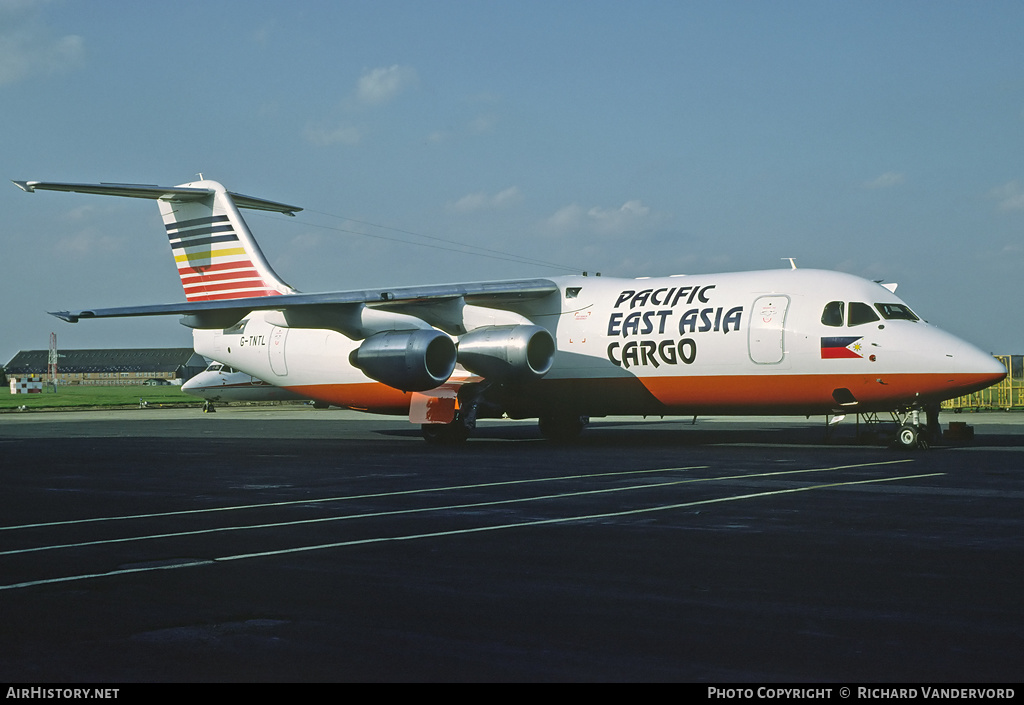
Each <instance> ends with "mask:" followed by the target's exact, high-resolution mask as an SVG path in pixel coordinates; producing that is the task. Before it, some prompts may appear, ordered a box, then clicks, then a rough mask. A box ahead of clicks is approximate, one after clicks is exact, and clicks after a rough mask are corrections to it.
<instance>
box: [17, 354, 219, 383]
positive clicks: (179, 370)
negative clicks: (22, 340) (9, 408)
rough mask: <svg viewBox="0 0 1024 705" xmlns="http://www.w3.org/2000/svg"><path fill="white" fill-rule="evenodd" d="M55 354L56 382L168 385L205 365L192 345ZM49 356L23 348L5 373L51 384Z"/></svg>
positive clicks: (185, 378)
mask: <svg viewBox="0 0 1024 705" xmlns="http://www.w3.org/2000/svg"><path fill="white" fill-rule="evenodd" d="M58 355H59V356H58V358H57V383H58V384H83V385H94V386H130V385H136V384H138V385H141V384H169V383H171V382H172V380H181V381H184V380H187V379H189V378H191V377H192V376H194V375H197V374H199V373H200V372H202V371H203V370H204V369H205V368H206V360H205V359H204V358H203V356H202V355H198V354H196V352H195V351H194V350H192V348H138V349H129V350H61V351H59V354H58ZM48 358H49V351H47V350H22V351H21V352H19V353H18V354H17V355H15V356H14V357H13V358H12V359H11V361H10V362H8V363H7V365H6V366H5V368H6V372H7V376H8V377H12V378H13V377H17V378H21V377H27V376H29V375H33V376H35V377H37V378H40V379H42V380H43V382H44V383H46V384H52V383H53V379H52V378H51V376H50V374H49V372H48V364H47V362H48Z"/></svg>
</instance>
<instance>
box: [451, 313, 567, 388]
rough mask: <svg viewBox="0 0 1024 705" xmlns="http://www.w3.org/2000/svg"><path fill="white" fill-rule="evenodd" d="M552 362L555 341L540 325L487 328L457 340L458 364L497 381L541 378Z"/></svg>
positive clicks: (522, 380) (478, 329) (479, 329)
mask: <svg viewBox="0 0 1024 705" xmlns="http://www.w3.org/2000/svg"><path fill="white" fill-rule="evenodd" d="M554 360H555V340H554V338H552V337H551V334H550V333H548V331H547V330H546V329H544V328H541V327H540V326H532V325H515V326H487V327H485V328H477V329H476V330H474V331H471V332H469V333H466V334H465V335H463V336H462V337H460V338H459V363H460V364H461V365H462V366H463V367H465V368H466V369H467V370H469V371H470V372H473V373H474V374H478V375H480V376H481V377H485V378H487V379H490V380H494V381H497V382H526V381H529V380H532V379H540V378H541V377H543V376H544V375H546V374H547V372H548V370H550V369H551V364H552V363H553V362H554Z"/></svg>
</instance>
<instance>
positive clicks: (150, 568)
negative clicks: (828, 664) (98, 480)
mask: <svg viewBox="0 0 1024 705" xmlns="http://www.w3.org/2000/svg"><path fill="white" fill-rule="evenodd" d="M903 462H911V461H910V460H909V459H906V460H894V461H884V462H875V463H857V464H853V465H842V466H834V467H827V468H809V469H803V470H779V471H773V472H765V473H751V474H744V475H732V476H724V477H708V478H687V479H683V480H672V481H668V482H662V483H653V484H645V485H630V486H628V487H616V488H604V489H599V490H584V491H580V492H570V493H563V494H554V495H543V496H539V497H528V498H516V499H509V500H494V501H487V502H475V503H469V504H463V505H447V506H438V507H425V508H419V509H411V510H394V511H386V512H374V513H367V514H356V515H346V516H340V517H324V518H319V519H307V520H299V521H294V522H281V523H272V524H261V525H250V526H238V527H223V528H217V529H205V530H199V531H187V532H180V533H168V534H159V535H152V536H140V537H127V538H118V539H107V540H102V541H92V542H83V543H80V544H64V545H60V546H45V547H37V548H30V549H18V550H12V551H5V552H3V553H0V555H10V554H15V553H26V552H32V551H40V550H53V549H58V548H72V547H80V546H89V545H98V544H110V543H121V542H128V541H139V540H146V539H153V538H168V537H176V536H190V535H195V534H202V533H212V532H218V531H244V530H249V529H257V528H274V527H282V526H293V525H298V524H310V523H320V522H326V521H341V520H346V519H355V518H366V517H381V516H394V515H398V514H413V513H421V512H429V511H444V510H452V509H462V508H469V507H483V506H495V505H500V504H516V503H521V502H533V501H539V500H544V499H558V498H565V497H575V496H583V495H593V494H602V493H609V492H620V491H627V490H633V489H649V488H655V487H662V486H667V485H679V484H689V483H697V482H714V481H721V480H736V479H745V478H763V477H774V476H780V475H795V474H805V473H817V472H826V471H829V470H840V469H850V468H857V467H871V466H878V465H891V464H896V463H903ZM699 467H705V466H699ZM687 469H696V468H663V469H660V470H647V471H630V472H624V473H599V474H596V475H590V476H570V477H567V478H541V479H536V480H513V481H506V482H496V483H482V484H479V485H464V486H455V487H451V488H435V489H431V490H406V491H400V492H393V493H379V494H370V495H360V497H381V496H395V495H403V494H412V493H420V492H437V491H440V489H465V488H478V487H488V486H497V485H511V484H523V483H531V482H546V481H551V480H553V479H573V478H574V477H601V476H608V475H630V474H638V473H652V472H669V471H674V470H675V471H678V470H687ZM943 474H944V473H928V474H921V475H904V476H899V477H888V478H872V479H868V480H855V481H848V482H836V483H826V484H820V485H811V486H807V487H799V488H790V489H782V490H771V491H766V492H755V493H750V494H743V495H733V496H728V497H718V498H712V499H705V500H696V501H693V502H682V503H676V504H669V505H657V506H654V507H645V508H640V509H630V510H622V511H615V512H606V513H599V514H590V515H577V516H570V517H555V518H551V519H538V520H533V521H525V522H516V523H510V524H499V525H494V526H481V527H470V528H466V529H453V530H449V531H439V532H430V533H419V534H407V535H403V536H390V537H374V538H368V539H355V540H349V541H340V542H332V543H326V544H317V545H312V546H297V547H293V548H287V549H279V550H274V551H264V552H256V553H246V554H238V555H233V556H222V557H219V558H214V559H211V560H197V561H187V562H183V563H177V564H173V565H161V566H145V567H139V568H126V569H121V570H115V571H109V572H105V573H89V574H82V575H74V576H66V577H59V578H49V579H42V580H33V581H26V582H21V583H13V584H10V585H0V590H12V589H16V588H24V587H32V586H38V585H46V584H53V583H61V582H73V581H78V580H88V579H92V578H98V577H108V576H114V575H126V574H131V573H144V572H150V571H154V570H171V569H175V568H188V567H196V566H200V565H210V564H211V563H214V562H226V561H236V560H245V559H250V558H258V557H265V556H274V555H284V554H289V553H300V552H307V551H316V550H324V549H329V548H341V547H346V546H356V545H361V544H370V543H382V542H388V541H410V540H414V539H422V538H431V537H441V536H454V535H459V534H469V533H479V532H483V531H497V530H503V529H513V528H521V527H527V526H542V525H549V524H562V523H569V522H576V521H589V520H594V519H606V518H614V517H622V516H629V515H636V514H644V513H652V512H661V511H669V510H672V509H682V508H687V507H694V506H700V505H706V504H716V503H721V502H730V501H737V500H743V499H754V498H760V497H769V496H773V495H782V494H790V493H795V492H806V491H808V490H815V489H828V488H833V487H847V486H853V485H864V484H873V483H880V482H893V481H896V480H909V479H920V478H925V477H935V476H939V475H943ZM352 498H355V497H346V498H332V499H330V500H328V499H324V500H303V501H302V502H298V501H296V502H285V503H269V504H262V505H247V506H249V507H275V506H281V504H297V503H303V502H305V503H308V502H310V501H336V500H337V499H352ZM232 508H236V507H232ZM224 509H227V508H224ZM195 511H217V510H195ZM178 513H179V512H173V513H170V514H178ZM182 513H192V512H182ZM166 515H167V514H160V515H141V516H166ZM122 518H125V517H111V519H122ZM87 521H95V520H87ZM69 523H72V522H69ZM26 526H27V525H26ZM8 528H15V527H8Z"/></svg>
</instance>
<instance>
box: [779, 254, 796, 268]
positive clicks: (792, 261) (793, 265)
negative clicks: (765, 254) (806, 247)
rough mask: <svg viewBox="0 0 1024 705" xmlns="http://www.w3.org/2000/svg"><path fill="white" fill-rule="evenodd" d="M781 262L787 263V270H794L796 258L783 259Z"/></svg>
mask: <svg viewBox="0 0 1024 705" xmlns="http://www.w3.org/2000/svg"><path fill="white" fill-rule="evenodd" d="M782 261H783V262H786V261H788V262H789V268H790V269H796V257H783V258H782Z"/></svg>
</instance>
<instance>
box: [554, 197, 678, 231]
mask: <svg viewBox="0 0 1024 705" xmlns="http://www.w3.org/2000/svg"><path fill="white" fill-rule="evenodd" d="M662 220H663V218H661V217H660V216H656V215H652V213H651V209H650V208H648V207H647V206H645V205H644V204H643V202H642V201H639V200H632V201H626V203H624V204H623V205H622V206H620V207H619V208H602V207H600V206H594V207H592V208H589V209H584V208H583V207H582V206H580V205H579V204H576V203H573V204H571V205H568V206H565V207H563V208H560V209H559V210H558V211H557V212H556V213H555V214H554V215H552V216H551V217H550V218H548V219H547V221H546V225H547V228H548V229H549V230H552V231H554V232H555V233H558V234H563V233H569V232H575V231H578V230H588V231H591V232H593V233H596V234H599V235H625V234H628V233H630V232H633V231H636V230H640V229H645V230H646V229H649V228H650V227H651V226H652V225H653V224H655V223H658V222H661V221H662Z"/></svg>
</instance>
